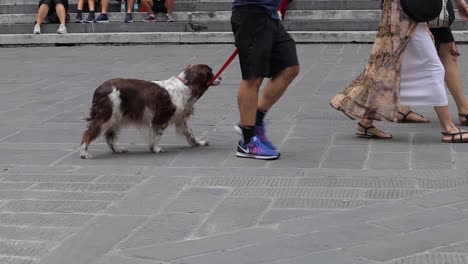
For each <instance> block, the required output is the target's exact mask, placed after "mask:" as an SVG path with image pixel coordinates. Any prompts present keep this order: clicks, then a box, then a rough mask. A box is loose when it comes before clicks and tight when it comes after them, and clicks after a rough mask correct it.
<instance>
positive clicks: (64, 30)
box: [57, 24, 67, 34]
mask: <svg viewBox="0 0 468 264" xmlns="http://www.w3.org/2000/svg"><path fill="white" fill-rule="evenodd" d="M57 34H67V27H66V26H65V25H63V24H60V26H59V28H58V29H57Z"/></svg>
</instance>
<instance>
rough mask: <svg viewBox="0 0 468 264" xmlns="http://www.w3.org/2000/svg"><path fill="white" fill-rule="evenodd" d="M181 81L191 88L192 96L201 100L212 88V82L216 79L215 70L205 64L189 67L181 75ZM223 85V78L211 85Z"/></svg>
mask: <svg viewBox="0 0 468 264" xmlns="http://www.w3.org/2000/svg"><path fill="white" fill-rule="evenodd" d="M178 78H179V80H181V81H182V82H183V83H184V84H185V85H187V86H188V87H190V90H191V91H192V96H193V97H194V98H195V99H199V98H200V97H201V96H202V95H203V94H204V93H205V92H206V90H207V89H208V87H209V86H210V82H211V80H212V79H213V78H214V74H213V70H212V69H211V68H210V67H209V66H208V65H205V64H193V65H189V66H188V67H187V68H185V70H184V71H183V72H182V73H181V74H179V77H178ZM220 83H221V77H219V78H217V79H216V80H215V81H214V82H213V83H212V84H211V85H212V86H216V85H219V84H220Z"/></svg>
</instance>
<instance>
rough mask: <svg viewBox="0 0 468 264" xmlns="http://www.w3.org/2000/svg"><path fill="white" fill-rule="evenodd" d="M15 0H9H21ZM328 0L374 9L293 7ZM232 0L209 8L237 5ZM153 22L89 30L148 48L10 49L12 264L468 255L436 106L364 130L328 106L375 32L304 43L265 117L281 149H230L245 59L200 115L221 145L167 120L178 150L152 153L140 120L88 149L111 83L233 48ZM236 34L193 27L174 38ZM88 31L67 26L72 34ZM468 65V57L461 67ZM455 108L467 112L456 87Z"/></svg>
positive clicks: (454, 258)
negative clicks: (365, 134) (203, 142)
mask: <svg viewBox="0 0 468 264" xmlns="http://www.w3.org/2000/svg"><path fill="white" fill-rule="evenodd" d="M8 1H9V4H4V3H1V4H0V6H2V8H5V6H14V3H13V2H14V1H20V0H8ZM21 1H29V0H21ZM331 2H333V3H334V4H336V5H340V6H343V7H346V6H347V5H355V7H356V8H357V9H364V10H365V8H371V9H372V10H375V7H376V5H377V6H378V3H377V1H369V0H366V1H329V0H327V1H322V0H314V1H297V3H296V4H295V5H297V6H296V7H294V8H301V7H300V5H302V4H304V5H310V6H309V7H312V6H313V7H317V8H318V7H320V8H322V9H326V8H327V6H328V5H330V4H332V3H331ZM338 2H340V3H338ZM364 2H366V3H364ZM196 3H197V5H204V8H207V6H209V5H208V4H206V3H202V2H196ZM30 4H32V2H30ZM225 4H227V2H226V1H221V2H220V4H219V5H217V4H213V6H218V7H219V8H220V9H219V10H224V9H226V11H228V10H229V7H228V6H224V5H225ZM229 4H230V3H229ZM189 7H190V6H188V4H187V5H186V6H185V8H189ZM192 7H196V6H192ZM221 7H222V8H221ZM329 7H330V6H328V8H329ZM113 8H114V7H113ZM213 8H214V7H213ZM326 13H327V12H324V11H321V12H315V13H314V15H315V16H318V15H320V14H322V15H323V14H326ZM364 13H366V11H362V12H361V13H360V14H361V15H363V14H364ZM374 13H376V12H375V11H373V12H372V14H374ZM298 14H299V13H298ZM341 14H343V13H341ZM372 14H371V13H369V14H367V15H368V16H372ZM119 15H120V14H119ZM303 15H304V16H305V15H307V14H303ZM330 15H331V16H335V17H336V16H339V15H340V14H338V13H330ZM355 15H356V14H355ZM200 16H201V15H200ZM202 18H203V17H200V19H202ZM296 25H297V24H296ZM134 26H136V24H135V25H134ZM315 26H316V25H315ZM353 26H355V25H353ZM122 34H123V33H122ZM155 34H156V35H155ZM155 34H146V33H145V34H142V35H139V36H138V37H135V39H133V40H132V37H134V36H133V35H132V34H126V33H125V34H124V35H125V36H124V37H123V35H119V34H115V36H109V35H108V34H107V35H106V34H102V36H101V35H99V36H94V37H93V38H101V40H105V39H107V40H109V39H112V38H117V39H119V38H121V37H122V38H121V40H122V41H124V40H125V41H129V40H132V41H135V42H140V43H142V42H145V43H147V44H148V43H150V42H151V44H149V45H143V46H131V45H126V46H92V45H90V46H82V47H77V46H70V47H30V48H24V47H23V48H18V47H16V48H2V49H1V60H0V69H1V71H0V124H2V125H0V251H1V252H0V263H2V264H3V263H6V264H12V263H14V264H38V263H41V264H42V263H47V264H54V263H60V264H63V263H65V262H66V263H77V264H79V263H83V264H94V263H95V264H111V263H112V264H151V263H155V264H167V263H168V262H170V263H171V264H178V263H185V264H187V263H191V264H194V263H203V264H207V263H225V264H229V263H233V264H244V263H246V264H259V263H262V264H274V263H275V264H278V263H279V264H283V263H288V264H302V263H343V264H344V263H353V264H377V263H378V264H384V263H385V264H402V263H418V264H419V263H421V264H422V263H436V264H439V263H440V264H442V263H443V264H452V263H453V264H459V263H466V260H465V259H466V255H467V247H466V241H467V239H466V237H468V235H467V234H466V230H468V229H467V228H466V227H467V225H466V221H467V219H468V217H467V216H468V215H467V212H468V210H467V209H468V196H467V193H468V191H467V187H466V186H467V183H468V182H467V181H468V177H467V175H468V174H467V168H468V167H467V166H466V164H465V163H466V161H468V158H467V157H468V156H467V155H466V152H468V150H466V149H465V148H464V147H463V146H461V145H452V144H442V143H440V131H439V126H438V125H439V124H438V122H437V117H436V115H435V113H434V112H433V110H432V109H431V108H424V107H418V108H415V110H416V111H418V112H420V113H422V114H424V116H427V117H428V118H429V119H430V120H431V121H432V123H431V124H425V125H418V124H387V123H378V124H377V126H378V127H379V128H381V129H383V130H385V131H389V132H391V133H393V134H394V135H395V139H394V140H391V141H388V142H387V141H386V142H383V141H382V142H380V141H376V140H362V139H358V138H355V137H354V128H355V121H352V120H349V119H348V118H347V117H346V116H344V115H342V114H340V113H338V112H336V111H335V110H333V109H331V108H330V106H329V104H328V102H329V99H330V98H331V96H333V95H334V94H335V93H336V92H338V91H340V90H341V89H343V88H344V86H345V85H346V84H347V83H348V82H349V81H351V80H352V78H354V77H356V76H357V75H358V74H359V72H360V70H361V69H362V68H363V67H364V65H365V62H366V60H367V58H368V56H369V51H370V50H371V48H372V46H371V45H367V44H314V45H302V44H301V45H298V46H297V49H298V53H299V54H300V60H301V64H302V72H301V73H300V74H299V76H298V78H297V79H296V81H295V82H294V83H293V85H292V87H291V88H290V89H289V90H288V91H287V93H286V94H285V96H284V97H283V98H282V99H281V100H280V101H279V102H278V104H277V106H276V108H274V109H273V110H272V111H271V112H270V113H269V114H268V115H267V120H268V122H267V124H268V131H269V132H268V133H269V135H270V137H271V139H272V141H273V142H274V143H275V144H277V146H278V147H279V149H280V150H281V151H282V153H283V154H284V155H283V156H282V157H281V159H280V160H278V161H272V162H265V161H254V160H245V159H238V158H236V157H235V155H234V151H235V146H236V143H237V140H238V139H239V137H238V135H237V134H236V133H235V132H234V130H233V128H232V127H233V125H235V124H237V123H238V120H239V117H238V110H237V101H236V100H237V99H236V97H237V89H238V86H239V80H240V79H239V78H240V70H239V62H238V61H237V60H235V61H234V62H233V64H232V65H231V66H230V67H229V68H228V69H227V70H226V72H225V73H224V74H223V84H222V85H220V86H218V87H216V88H214V89H212V90H211V89H210V90H209V91H208V92H207V93H206V95H205V96H204V97H203V98H202V99H201V100H200V101H199V102H198V103H197V105H196V115H195V116H194V117H193V118H192V120H191V121H190V122H191V124H193V128H194V130H195V131H196V133H197V135H199V136H200V137H202V138H204V139H207V140H210V142H211V143H212V144H211V145H210V146H209V147H207V148H190V147H188V146H187V145H186V142H185V141H184V139H181V138H178V137H176V135H175V133H174V130H173V129H172V128H171V129H169V130H168V133H167V134H166V135H164V137H163V140H162V145H163V146H164V147H166V148H167V149H168V152H167V153H164V154H160V155H159V154H156V155H155V154H150V153H148V151H147V150H146V146H145V141H144V140H145V139H144V137H143V136H142V135H141V133H139V132H138V131H137V130H135V129H128V130H125V131H124V133H123V134H122V137H121V138H120V140H119V141H120V142H121V143H122V144H124V145H127V146H129V148H130V150H131V151H130V152H129V153H126V154H121V155H116V154H112V153H110V151H109V150H108V148H107V146H106V144H105V143H104V142H103V140H102V139H99V140H97V141H96V142H95V143H93V145H91V151H92V153H93V154H94V156H95V159H93V160H81V159H80V158H79V155H78V147H79V142H80V140H81V133H82V131H83V129H84V126H85V124H84V123H81V122H80V121H79V118H80V117H82V116H86V114H87V112H88V108H89V105H90V100H91V98H92V93H93V90H94V89H95V88H96V87H97V86H98V85H99V84H100V83H102V82H103V81H104V80H106V79H108V78H112V77H129V78H141V79H145V80H155V79H166V78H168V77H170V76H174V75H176V74H178V73H179V72H181V70H182V69H183V67H185V66H186V65H188V64H193V63H207V64H209V65H210V66H211V67H212V68H213V69H214V70H217V69H218V68H219V67H220V66H221V65H222V64H223V63H224V61H225V59H226V57H227V56H228V55H229V54H231V53H232V51H233V49H234V47H233V46H232V45H230V44H229V45H222V44H217V45H214V44H204V45H152V44H154V41H164V40H165V41H170V39H169V37H167V36H166V37H167V38H166V39H165V38H164V37H161V38H160V39H158V38H159V37H155V36H157V35H158V34H160V35H161V36H162V35H164V34H163V33H155ZM362 34H364V35H366V36H368V37H369V38H370V39H372V34H373V33H368V34H367V33H362ZM332 35H333V34H330V35H328V36H329V37H330V36H332ZM352 35H353V34H351V33H350V35H349V36H352ZM294 36H295V37H297V38H298V40H299V41H300V40H301V38H302V39H303V40H304V39H308V38H310V35H308V34H306V33H294ZM460 36H461V37H462V38H461V40H466V36H464V35H462V34H459V33H457V34H456V37H460ZM56 37H57V36H55V35H48V36H47V35H46V34H45V35H43V36H40V37H39V36H38V38H35V39H34V41H36V42H41V41H51V40H52V42H53V39H54V38H56ZM172 37H174V36H172ZM231 37H232V36H231V35H229V36H228V35H225V36H224V35H216V34H214V33H202V34H197V35H196V36H195V33H187V34H184V35H177V36H176V37H175V39H173V41H175V42H177V43H179V42H181V41H193V40H194V39H195V38H198V39H202V40H204V41H205V42H210V41H213V39H215V40H219V41H226V42H230V41H232V39H231ZM341 37H342V36H341ZM341 37H340V36H334V38H337V39H339V38H341ZM23 38H24V39H23V40H24V41H25V42H24V43H32V42H34V41H33V38H32V37H31V36H29V35H25V36H23ZM183 38H186V39H184V40H183ZM190 38H192V39H190ZM8 39H10V37H8V36H6V37H5V38H3V36H2V39H1V40H0V42H2V41H3V42H8V41H9V40H8ZM77 39H79V37H78V36H76V35H73V34H70V35H69V37H66V39H61V41H65V42H67V41H68V42H70V43H72V42H76V41H77ZM28 41H32V42H28ZM93 41H95V39H89V42H93ZM132 41H130V42H132ZM171 41H172V40H171ZM3 42H2V43H3ZM459 48H460V50H461V52H462V53H464V52H468V48H467V47H466V46H464V45H460V46H459ZM467 67H468V65H467V64H466V63H463V60H462V59H461V60H460V68H461V71H462V72H463V71H465V70H466V68H467ZM464 81H468V80H464ZM449 107H450V110H451V111H452V112H453V111H455V110H454V109H455V108H454V103H453V101H452V100H451V101H450V105H449ZM453 114H455V112H453ZM454 116H455V115H454ZM64 260H66V261H64Z"/></svg>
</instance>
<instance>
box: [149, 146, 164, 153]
mask: <svg viewBox="0 0 468 264" xmlns="http://www.w3.org/2000/svg"><path fill="white" fill-rule="evenodd" d="M149 150H150V151H151V152H153V153H163V152H166V149H165V148H162V147H159V146H155V147H150V148H149Z"/></svg>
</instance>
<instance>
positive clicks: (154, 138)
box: [148, 125, 167, 153]
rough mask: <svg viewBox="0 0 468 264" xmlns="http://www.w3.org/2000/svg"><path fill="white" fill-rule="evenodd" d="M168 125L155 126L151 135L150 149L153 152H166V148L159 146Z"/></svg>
mask: <svg viewBox="0 0 468 264" xmlns="http://www.w3.org/2000/svg"><path fill="white" fill-rule="evenodd" d="M166 128H167V125H164V126H156V127H153V128H152V130H151V132H150V136H149V145H148V149H149V150H150V151H151V152H153V153H161V152H166V150H165V149H164V148H162V147H160V146H159V141H160V140H161V137H162V135H163V133H164V130H165V129H166Z"/></svg>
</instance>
